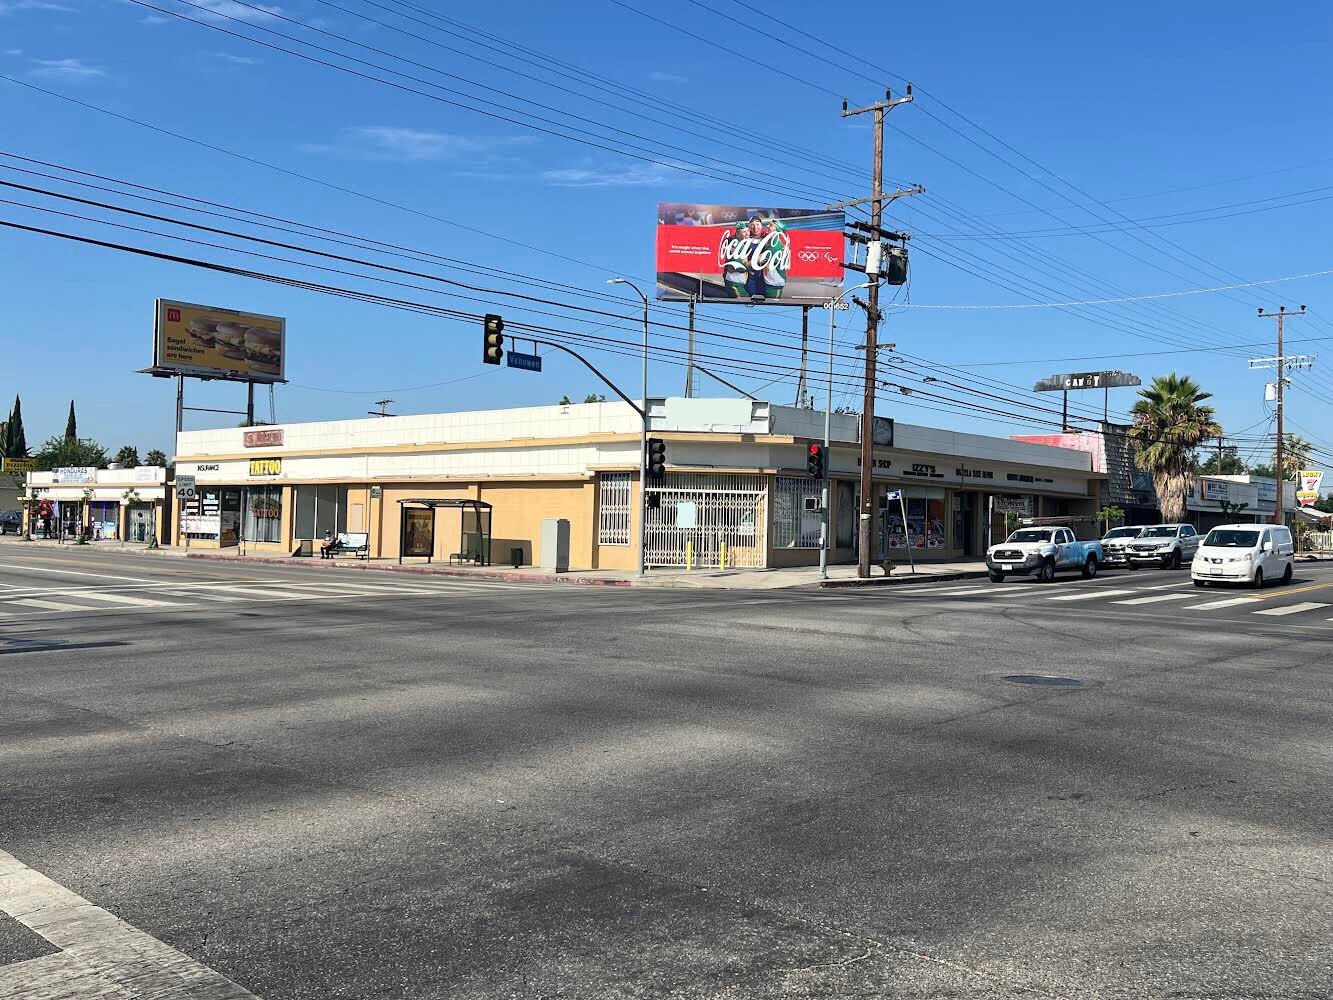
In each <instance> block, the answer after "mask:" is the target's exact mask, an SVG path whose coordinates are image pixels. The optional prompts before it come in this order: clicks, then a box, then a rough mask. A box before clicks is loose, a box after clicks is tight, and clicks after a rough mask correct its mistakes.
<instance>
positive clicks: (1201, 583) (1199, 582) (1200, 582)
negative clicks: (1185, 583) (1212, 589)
mask: <svg viewBox="0 0 1333 1000" xmlns="http://www.w3.org/2000/svg"><path fill="white" fill-rule="evenodd" d="M1194 586H1196V587H1206V586H1208V581H1207V580H1195V581H1194Z"/></svg>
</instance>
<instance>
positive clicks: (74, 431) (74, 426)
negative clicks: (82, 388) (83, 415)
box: [65, 399, 79, 441]
mask: <svg viewBox="0 0 1333 1000" xmlns="http://www.w3.org/2000/svg"><path fill="white" fill-rule="evenodd" d="M78 439H79V424H78V421H77V420H76V419H75V417H74V400H72V399H71V400H70V401H69V419H68V420H66V421H65V440H66V441H77V440H78Z"/></svg>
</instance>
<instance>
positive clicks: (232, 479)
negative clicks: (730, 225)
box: [173, 398, 1100, 569]
mask: <svg viewBox="0 0 1333 1000" xmlns="http://www.w3.org/2000/svg"><path fill="white" fill-rule="evenodd" d="M648 409H649V418H650V429H649V433H650V434H651V435H652V436H654V437H659V438H662V439H663V440H664V441H665V442H666V449H667V463H666V464H667V474H666V476H665V477H664V478H663V479H661V480H660V481H654V480H650V481H649V483H648V488H649V498H650V509H649V510H648V511H647V512H646V513H647V532H646V559H647V563H648V565H649V566H680V565H684V564H685V563H686V561H687V560H690V561H692V562H693V564H694V565H699V566H710V565H718V564H720V563H721V562H722V561H723V560H725V561H726V563H727V564H728V565H733V566H756V567H758V566H790V565H804V564H810V563H814V562H817V561H818V556H819V549H818V545H819V522H820V510H819V497H820V481H819V480H817V479H813V478H811V477H810V476H809V475H808V474H807V472H806V464H805V456H806V447H807V445H808V444H809V442H811V441H817V440H821V439H822V436H823V422H824V416H823V413H822V411H814V410H805V409H797V408H793V407H786V406H779V405H776V404H773V403H768V402H763V401H758V400H749V399H741V400H738V399H679V398H669V399H651V400H649V407H648ZM639 433H640V420H639V417H638V415H637V414H636V413H635V412H634V410H633V409H631V408H630V407H629V406H628V405H626V404H624V403H621V402H614V403H585V404H572V405H567V406H540V407H526V408H521V409H506V410H484V411H475V412H465V413H441V414H428V415H421V416H403V417H385V418H367V419H362V420H345V421H325V422H318V423H303V424H286V425H280V426H273V427H262V428H249V429H246V428H224V429H219V430H208V431H188V432H184V433H182V434H180V435H179V438H178V444H177V450H178V455H177V456H176V473H177V476H181V475H193V476H194V477H195V479H196V481H197V483H198V488H199V497H198V499H197V500H195V501H193V502H192V503H187V504H186V505H185V506H184V507H182V509H180V510H179V512H178V516H176V517H174V518H173V523H174V525H175V533H174V541H175V543H176V544H187V543H188V544H189V545H191V546H196V547H200V548H215V547H219V546H230V545H244V546H246V547H247V548H248V549H251V550H257V551H270V552H289V553H296V552H300V553H306V554H309V553H311V552H313V551H314V550H315V549H316V548H318V544H317V542H318V540H319V539H321V538H322V537H323V535H324V532H325V531H326V530H332V531H335V532H365V533H366V534H368V535H369V547H370V555H371V556H372V557H373V558H392V559H397V558H399V557H400V556H403V557H406V558H413V559H415V558H425V557H427V556H429V557H430V558H432V559H437V560H448V559H450V557H451V556H452V557H458V556H462V557H467V556H474V557H475V556H476V555H478V554H479V553H477V552H476V551H474V546H475V545H476V544H477V538H478V535H479V533H480V531H479V529H480V525H479V524H478V523H477V514H476V513H475V507H474V506H469V507H439V508H432V507H428V506H425V505H421V504H414V503H413V502H412V501H422V500H424V501H432V500H434V501H438V500H446V499H448V500H465V501H476V502H478V503H479V504H480V505H487V504H488V505H490V506H489V516H490V520H491V526H490V530H491V542H490V549H489V553H488V554H489V557H490V560H491V561H493V562H495V563H507V562H509V561H510V558H511V553H512V552H513V550H515V549H517V550H519V551H520V554H521V559H522V561H523V562H524V563H540V561H541V557H542V553H541V551H540V546H541V537H542V522H543V520H545V519H548V518H562V519H565V520H568V521H569V525H570V553H569V562H570V566H571V567H573V568H590V569H593V568H615V569H631V568H633V567H634V564H635V547H634V544H633V541H634V539H635V537H636V534H637V532H638V531H639V530H640V524H641V521H640V511H641V504H640V492H639V484H638V468H639ZM831 439H832V442H833V444H832V447H831V449H830V463H829V465H830V471H831V477H832V489H831V504H830V506H831V508H832V514H831V521H832V527H831V537H832V540H833V550H832V553H831V554H832V558H833V560H834V561H844V562H845V561H852V560H854V559H855V549H854V545H855V534H856V532H855V526H856V512H857V507H858V504H859V494H858V489H859V487H858V482H857V478H858V469H859V461H860V449H859V444H858V443H857V442H858V419H857V418H856V417H855V416H853V415H844V414H835V415H834V416H833V424H832V434H831ZM876 442H877V446H876V448H875V472H874V478H875V491H876V497H877V499H876V509H877V510H878V511H879V515H878V517H877V518H876V519H875V523H874V545H875V550H876V551H875V552H874V553H873V554H874V556H875V558H876V559H879V558H881V557H882V556H883V555H884V554H891V555H893V557H894V558H895V559H905V558H906V556H907V551H906V545H907V540H908V539H910V543H911V546H912V550H913V553H914V555H915V556H916V557H917V558H922V559H945V558H949V557H960V556H964V555H977V554H979V553H980V552H981V551H982V550H983V549H984V547H985V544H986V541H987V538H988V535H989V532H991V531H999V530H1002V520H1003V515H1002V513H1000V511H1002V510H1003V509H1005V508H1008V509H1019V510H1021V511H1023V512H1025V513H1027V514H1030V515H1034V516H1058V515H1063V514H1091V513H1092V511H1093V509H1094V503H1095V500H1094V498H1095V497H1096V481H1097V480H1098V479H1099V478H1100V474H1099V473H1095V472H1093V471H1091V458H1090V456H1089V455H1088V454H1087V453H1086V452H1082V451H1076V450H1072V449H1067V448H1059V447H1051V446H1047V445H1039V444H1029V443H1025V442H1019V441H1013V440H1010V439H1007V438H996V437H985V436H982V435H976V434H966V433H959V432H954V431H944V430H937V429H932V428H927V427H917V426H913V425H908V424H897V425H896V426H895V425H894V424H893V422H892V421H878V422H877V426H876ZM899 489H900V490H902V491H903V502H902V503H901V504H899V502H898V501H897V500H895V501H894V502H892V503H889V502H888V501H887V499H886V495H887V493H888V491H890V490H899ZM992 497H994V498H998V499H1000V500H1002V501H1003V502H1002V503H998V504H993V503H992V502H991V498H992ZM992 508H994V510H995V513H994V520H991V519H990V518H988V512H990V511H991V510H992ZM904 511H905V513H906V522H907V523H906V527H907V531H906V532H904V525H903V517H902V514H903V512H904Z"/></svg>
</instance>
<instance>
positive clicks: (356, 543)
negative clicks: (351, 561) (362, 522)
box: [328, 531, 370, 561]
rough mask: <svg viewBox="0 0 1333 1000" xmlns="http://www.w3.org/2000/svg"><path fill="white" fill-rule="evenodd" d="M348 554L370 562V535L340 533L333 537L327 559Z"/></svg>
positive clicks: (361, 532)
mask: <svg viewBox="0 0 1333 1000" xmlns="http://www.w3.org/2000/svg"><path fill="white" fill-rule="evenodd" d="M344 552H350V553H352V555H354V556H356V557H357V558H358V559H365V560H366V561H369V560H370V535H369V533H367V532H364V531H340V532H338V534H337V535H335V536H334V539H333V546H332V547H331V548H330V549H329V550H328V558H330V559H332V558H333V557H334V556H336V555H341V554H342V553H344Z"/></svg>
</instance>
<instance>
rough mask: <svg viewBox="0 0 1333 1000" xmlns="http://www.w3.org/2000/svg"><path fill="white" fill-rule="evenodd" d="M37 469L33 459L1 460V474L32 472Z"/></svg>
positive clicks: (35, 461)
mask: <svg viewBox="0 0 1333 1000" xmlns="http://www.w3.org/2000/svg"><path fill="white" fill-rule="evenodd" d="M36 468H37V460H36V459H33V458H0V472H14V473H20V472H32V471H33V470H35V469H36Z"/></svg>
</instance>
